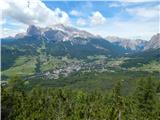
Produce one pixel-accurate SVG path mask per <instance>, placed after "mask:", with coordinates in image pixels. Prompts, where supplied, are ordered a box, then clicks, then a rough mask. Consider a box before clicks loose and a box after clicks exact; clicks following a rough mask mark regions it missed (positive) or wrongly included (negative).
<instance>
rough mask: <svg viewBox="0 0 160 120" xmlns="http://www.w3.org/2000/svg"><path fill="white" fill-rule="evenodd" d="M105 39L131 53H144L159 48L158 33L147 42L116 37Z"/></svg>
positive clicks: (159, 39)
mask: <svg viewBox="0 0 160 120" xmlns="http://www.w3.org/2000/svg"><path fill="white" fill-rule="evenodd" d="M106 39H107V40H108V41H110V42H111V43H113V44H116V45H119V46H121V47H123V48H125V49H130V50H133V51H145V50H149V49H157V48H160V33H157V34H155V35H153V36H152V37H151V39H150V40H149V41H146V40H142V39H136V40H132V39H127V38H120V37H116V36H107V37H106Z"/></svg>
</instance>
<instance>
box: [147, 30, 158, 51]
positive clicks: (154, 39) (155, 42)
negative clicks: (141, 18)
mask: <svg viewBox="0 0 160 120" xmlns="http://www.w3.org/2000/svg"><path fill="white" fill-rule="evenodd" d="M158 48H160V33H157V34H156V35H153V36H152V38H151V40H150V41H149V42H148V44H147V45H146V46H145V48H144V50H149V49H158Z"/></svg>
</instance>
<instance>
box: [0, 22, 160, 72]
mask: <svg viewBox="0 0 160 120" xmlns="http://www.w3.org/2000/svg"><path fill="white" fill-rule="evenodd" d="M1 45H2V50H1V51H2V52H1V54H2V70H6V69H8V68H10V67H11V66H12V65H13V64H14V63H15V60H16V59H17V58H19V57H20V56H33V57H36V58H37V59H38V56H39V55H41V54H43V55H45V56H55V57H62V56H68V57H70V58H77V59H86V58H87V57H88V56H96V55H104V56H106V57H110V58H111V57H118V56H123V55H126V54H129V53H135V52H143V51H146V50H150V49H158V48H160V34H159V33H158V34H156V35H154V36H153V37H152V38H151V40H150V41H145V40H140V39H138V40H130V39H124V38H119V37H111V36H110V37H107V38H103V37H100V36H95V35H93V34H91V33H89V32H86V31H83V30H79V29H76V28H73V27H70V26H64V25H62V24H58V25H55V26H52V27H46V28H41V27H37V26H35V25H31V26H29V27H28V29H27V31H26V33H19V34H17V35H16V36H15V37H8V38H3V39H1Z"/></svg>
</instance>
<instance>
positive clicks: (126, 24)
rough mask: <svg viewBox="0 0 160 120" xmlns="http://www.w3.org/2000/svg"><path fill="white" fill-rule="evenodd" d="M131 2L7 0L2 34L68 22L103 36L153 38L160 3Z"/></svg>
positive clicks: (6, 34)
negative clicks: (30, 26) (35, 26)
mask: <svg viewBox="0 0 160 120" xmlns="http://www.w3.org/2000/svg"><path fill="white" fill-rule="evenodd" d="M128 1H129V0H128ZM128 1H127V0H121V1H79V2H77V1H76V2H75V1H51V0H44V1H40V0H32V1H31V0H21V1H18V0H12V1H10V0H3V1H2V3H1V5H3V7H1V8H0V9H2V15H3V16H2V18H1V20H0V24H1V26H2V30H3V31H2V34H1V36H0V37H3V36H4V37H5V36H8V35H14V34H16V33H17V32H25V31H26V29H27V27H28V25H30V24H35V25H37V26H41V27H46V26H51V27H52V26H53V25H54V24H65V25H69V26H73V27H76V28H79V29H83V30H87V31H88V32H91V33H93V34H96V35H101V36H103V37H106V36H119V37H124V38H132V39H137V38H140V39H146V40H149V39H150V37H151V36H152V35H153V34H156V33H158V32H159V27H160V25H159V22H160V19H159V12H158V11H159V9H160V3H159V2H158V1H149V2H148V1H147V2H145V1H141V2H138V1H135V0H130V1H132V2H128Z"/></svg>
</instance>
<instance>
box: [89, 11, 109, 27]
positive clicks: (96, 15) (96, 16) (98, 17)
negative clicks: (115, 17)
mask: <svg viewBox="0 0 160 120" xmlns="http://www.w3.org/2000/svg"><path fill="white" fill-rule="evenodd" d="M90 20H91V24H92V25H100V24H104V23H105V22H106V18H105V17H104V16H103V15H102V14H101V13H100V12H99V11H96V12H93V13H92V16H91V17H90Z"/></svg>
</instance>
